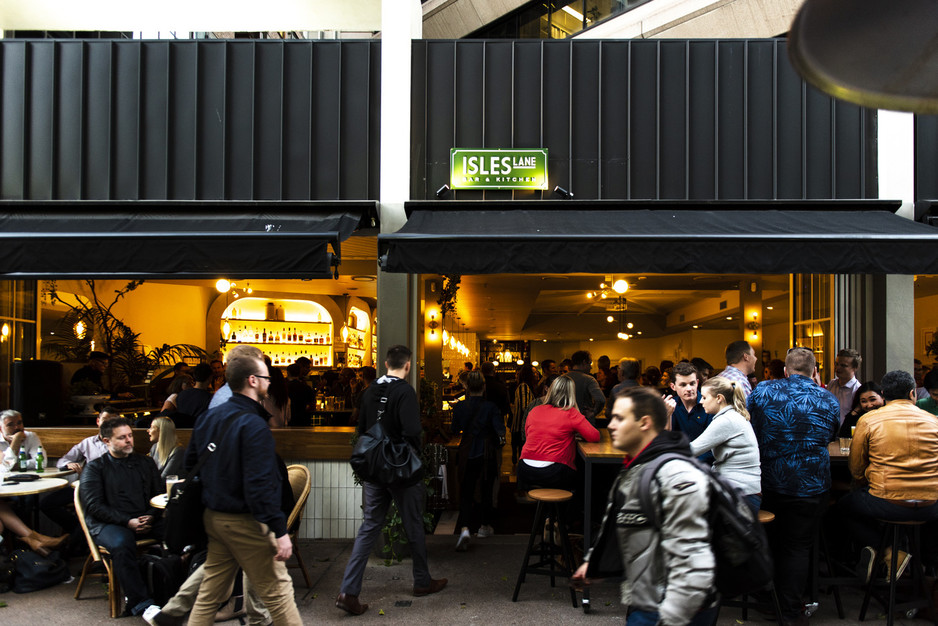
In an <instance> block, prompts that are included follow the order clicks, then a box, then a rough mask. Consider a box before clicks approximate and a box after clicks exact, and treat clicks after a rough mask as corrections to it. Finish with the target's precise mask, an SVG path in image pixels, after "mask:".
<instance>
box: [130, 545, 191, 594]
mask: <svg viewBox="0 0 938 626" xmlns="http://www.w3.org/2000/svg"><path fill="white" fill-rule="evenodd" d="M138 563H139V566H140V575H141V576H142V577H143V582H144V584H145V585H146V586H147V593H149V594H150V598H151V599H152V600H153V602H154V604H156V605H158V606H163V605H164V604H166V602H167V601H168V600H169V599H170V598H172V597H173V596H174V595H176V592H177V591H179V588H180V587H181V586H182V583H184V582H185V581H186V577H187V576H188V575H189V571H188V568H187V567H186V564H185V563H184V561H183V559H182V557H181V556H179V555H176V554H172V555H170V556H157V555H155V554H141V555H140V558H139V561H138Z"/></svg>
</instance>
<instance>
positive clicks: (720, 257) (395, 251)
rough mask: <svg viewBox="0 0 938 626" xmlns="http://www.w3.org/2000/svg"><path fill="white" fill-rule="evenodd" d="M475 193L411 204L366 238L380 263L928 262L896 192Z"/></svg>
mask: <svg viewBox="0 0 938 626" xmlns="http://www.w3.org/2000/svg"><path fill="white" fill-rule="evenodd" d="M480 204H481V203H476V209H477V210H473V211H467V210H466V209H465V207H460V210H455V211H450V210H442V209H443V208H445V207H446V204H445V203H440V204H437V205H435V206H434V207H433V208H434V209H436V210H428V208H427V207H426V206H424V207H420V206H417V207H411V208H412V212H411V216H410V219H409V220H408V222H407V224H405V225H404V227H403V228H401V229H400V230H399V231H398V232H396V233H389V234H383V235H380V236H379V237H378V242H379V250H380V255H381V261H382V266H383V268H384V269H385V270H387V271H391V272H409V273H443V274H447V273H462V274H500V273H519V274H534V273H577V272H583V273H612V272H653V273H753V274H787V273H845V274H866V273H886V274H916V273H934V272H938V228H936V227H932V226H928V225H925V224H920V223H917V222H913V221H911V220H907V219H904V218H901V217H898V216H896V215H894V214H893V213H892V211H893V210H894V209H895V208H898V206H899V203H898V202H891V201H890V202H883V201H874V202H869V203H861V202H853V203H851V204H847V205H844V204H842V203H837V202H832V203H828V205H827V207H828V208H825V206H826V205H825V203H817V202H811V203H806V206H804V207H801V208H799V207H798V206H797V205H796V204H794V203H785V204H784V205H781V203H779V204H776V203H771V202H765V203H762V204H761V205H759V204H758V203H745V205H743V206H732V207H729V208H721V207H720V204H719V203H707V204H705V205H703V206H694V207H692V206H690V205H688V204H687V203H677V204H675V205H673V206H668V205H666V204H663V203H656V204H657V206H658V207H660V208H635V207H634V205H630V206H628V207H626V208H619V209H616V208H614V207H612V206H611V203H603V208H602V209H600V208H598V207H596V206H592V205H590V204H585V205H584V207H585V208H583V209H579V208H578V207H577V203H575V202H570V203H567V204H566V208H565V209H564V210H556V207H551V209H549V210H547V209H539V208H531V209H528V208H522V209H519V208H517V207H518V206H519V205H524V204H526V203H521V202H515V203H513V210H490V209H489V208H487V205H488V203H485V205H484V206H480ZM532 204H534V203H532ZM861 205H862V206H861ZM642 206H644V207H647V206H651V204H650V203H645V204H643V205H642ZM779 206H785V208H784V209H782V208H779ZM859 208H869V209H872V210H858V209H859Z"/></svg>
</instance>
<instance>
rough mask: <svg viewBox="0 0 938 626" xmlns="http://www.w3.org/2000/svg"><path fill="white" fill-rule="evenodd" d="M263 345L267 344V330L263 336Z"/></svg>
mask: <svg viewBox="0 0 938 626" xmlns="http://www.w3.org/2000/svg"><path fill="white" fill-rule="evenodd" d="M261 343H267V329H266V328H265V329H264V332H263V333H262V334H261Z"/></svg>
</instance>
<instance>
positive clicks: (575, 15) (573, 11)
mask: <svg viewBox="0 0 938 626" xmlns="http://www.w3.org/2000/svg"><path fill="white" fill-rule="evenodd" d="M561 10H562V11H563V12H564V13H567V14H568V15H570V16H572V17H573V19H575V20H577V21H578V22H582V21H583V14H582V13H580V12H579V11H577V10H576V9H572V8H570V6H569V5H568V6H565V7H563V9H561Z"/></svg>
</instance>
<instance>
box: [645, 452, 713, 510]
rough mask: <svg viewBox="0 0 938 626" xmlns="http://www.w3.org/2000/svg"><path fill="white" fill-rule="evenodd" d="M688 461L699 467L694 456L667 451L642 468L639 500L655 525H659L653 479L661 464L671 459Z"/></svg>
mask: <svg viewBox="0 0 938 626" xmlns="http://www.w3.org/2000/svg"><path fill="white" fill-rule="evenodd" d="M675 460H679V461H686V462H687V463H690V464H691V465H693V466H694V467H697V468H698V469H700V468H699V466H698V461H697V459H695V458H694V457H689V456H684V455H683V454H678V453H677V452H667V453H665V454H662V455H661V456H659V457H655V458H654V459H652V460H651V461H649V462H648V463H646V464H645V467H643V468H642V473H641V475H640V476H639V477H638V501H639V504H640V506H641V510H642V513H644V514H645V516H646V517H647V518H648V521H649V522H651V524H652V525H653V526H657V525H658V507H656V506H655V503H654V502H653V501H652V497H651V481H653V480H655V479H656V477H657V475H658V470H659V469H661V466H662V465H664V464H665V463H668V462H669V461H675Z"/></svg>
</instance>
